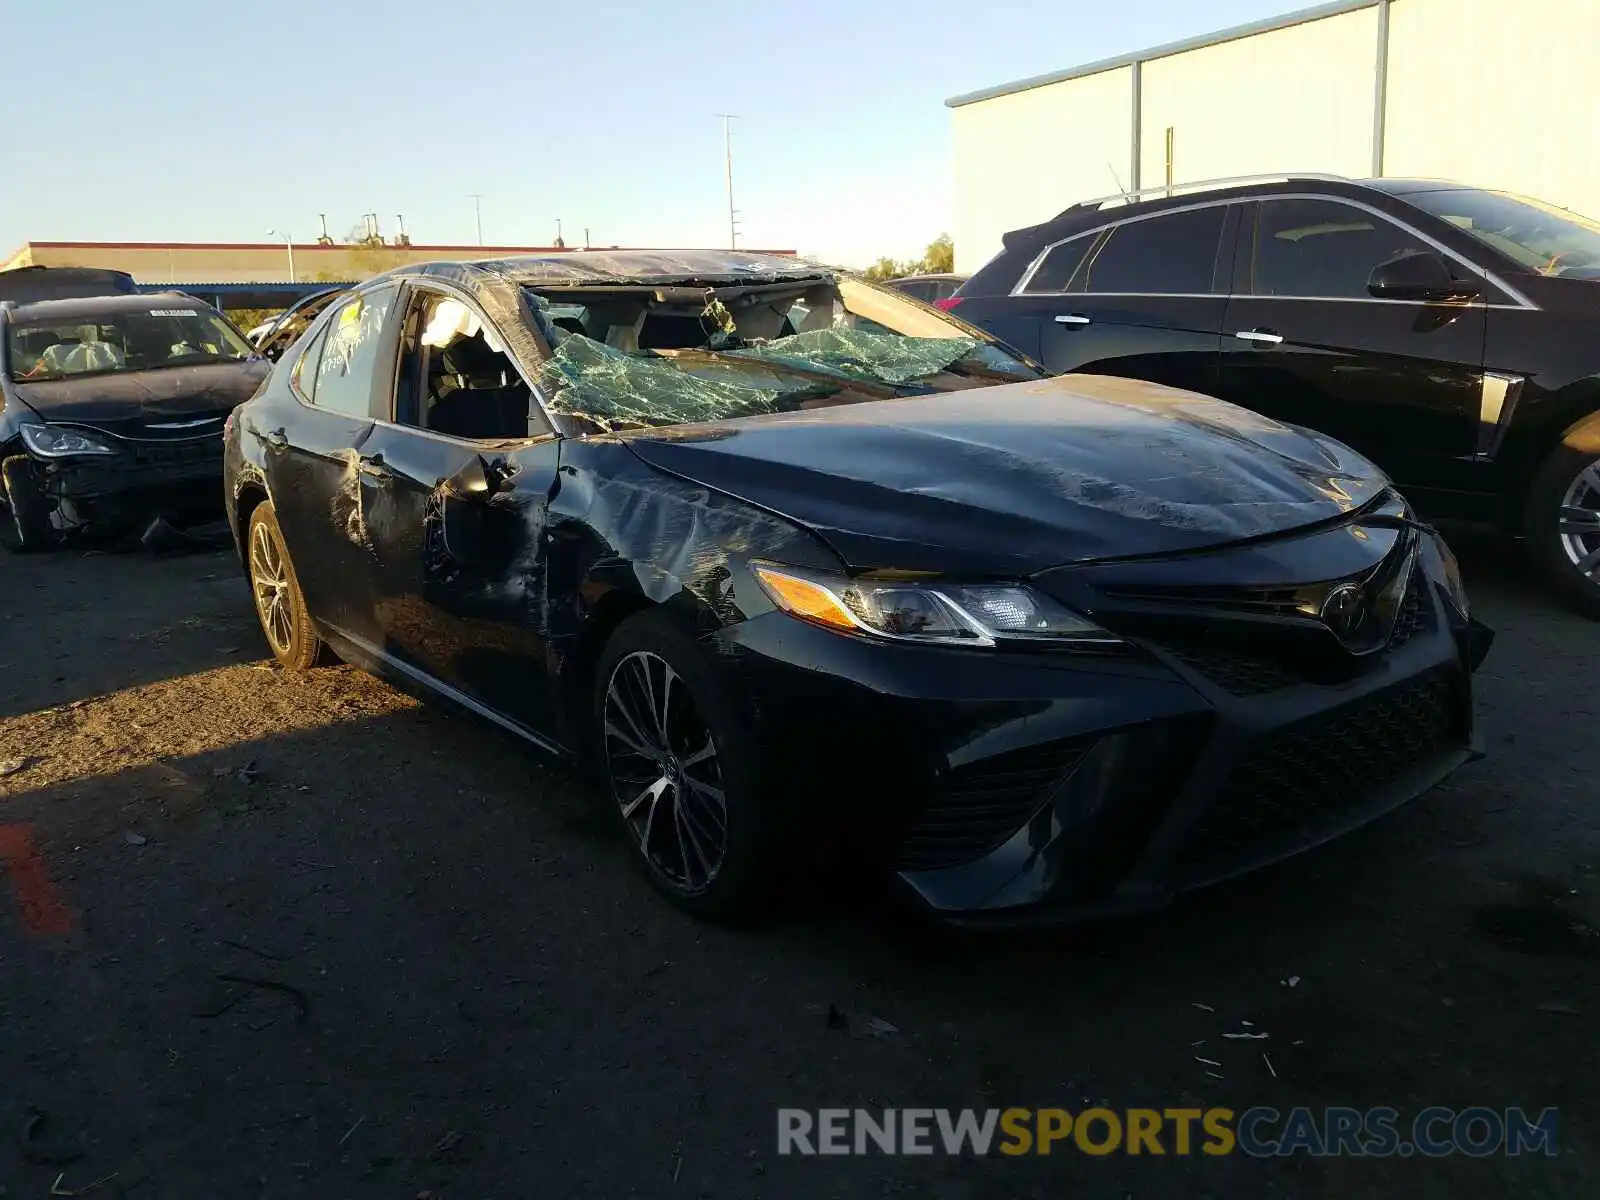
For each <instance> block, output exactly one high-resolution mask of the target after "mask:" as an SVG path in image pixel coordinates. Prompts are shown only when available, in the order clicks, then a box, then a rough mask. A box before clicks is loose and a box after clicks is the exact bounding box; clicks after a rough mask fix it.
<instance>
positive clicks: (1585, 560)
mask: <svg viewBox="0 0 1600 1200" xmlns="http://www.w3.org/2000/svg"><path fill="white" fill-rule="evenodd" d="M1524 533H1525V534H1526V536H1527V538H1528V541H1529V544H1530V545H1531V546H1532V548H1533V553H1534V556H1535V557H1536V558H1537V559H1538V561H1539V565H1540V566H1541V568H1542V569H1543V570H1544V573H1545V575H1546V576H1547V577H1548V578H1549V579H1550V581H1551V582H1552V583H1553V584H1554V585H1555V586H1556V588H1557V589H1558V590H1559V591H1560V592H1561V593H1562V595H1564V596H1565V597H1566V598H1567V599H1568V600H1569V601H1570V602H1571V603H1572V604H1573V606H1574V607H1576V608H1577V609H1578V611H1579V612H1581V613H1583V615H1584V616H1586V617H1588V618H1590V619H1591V620H1597V621H1600V455H1596V454H1594V453H1592V452H1590V451H1583V450H1577V449H1574V448H1573V447H1571V446H1558V447H1556V449H1555V451H1554V452H1553V453H1552V454H1551V455H1550V457H1549V458H1547V459H1546V460H1545V462H1544V465H1543V466H1542V467H1540V468H1539V473H1538V475H1537V476H1535V477H1534V481H1533V486H1532V488H1531V489H1530V490H1529V493H1528V508H1527V515H1526V520H1525V528H1524Z"/></svg>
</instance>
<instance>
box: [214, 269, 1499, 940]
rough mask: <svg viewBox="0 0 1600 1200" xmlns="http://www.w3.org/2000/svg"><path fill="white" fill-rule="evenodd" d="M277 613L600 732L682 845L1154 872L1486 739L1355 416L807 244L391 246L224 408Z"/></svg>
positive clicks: (928, 901) (580, 729) (670, 873)
mask: <svg viewBox="0 0 1600 1200" xmlns="http://www.w3.org/2000/svg"><path fill="white" fill-rule="evenodd" d="M226 441H227V465H226V472H227V492H228V497H229V502H230V506H231V514H232V520H233V526H234V530H235V534H236V536H237V539H238V543H239V547H240V553H241V558H242V560H243V563H244V566H245V568H246V570H247V572H248V574H249V578H250V583H251V588H252V592H253V595H254V597H255V603H256V607H257V611H258V614H259V616H260V619H261V624H262V628H263V630H264V632H265V634H266V637H267V640H268V642H269V644H270V645H271V648H272V650H273V652H274V654H275V655H276V656H277V658H278V659H279V660H280V661H281V662H282V663H283V664H284V665H285V666H288V667H292V668H307V667H310V666H312V665H313V664H315V663H317V662H318V661H320V660H322V659H323V658H324V656H325V655H326V654H327V653H328V652H329V651H330V650H331V651H337V652H338V653H339V654H341V655H343V656H344V657H346V658H347V659H349V660H351V661H353V662H356V663H359V664H361V665H363V666H365V667H367V668H368V669H371V670H374V671H377V672H379V673H381V674H383V675H384V676H386V677H388V678H390V679H392V680H395V681H396V682H399V683H401V684H404V685H407V686H411V687H416V688H419V689H422V690H424V691H426V692H428V693H430V694H433V695H436V696H440V697H443V698H445V699H447V700H449V701H452V702H454V703H456V704H458V705H461V706H464V707H465V708H467V709H470V710H472V711H475V712H476V713H478V714H480V715H481V716H484V717H486V718H488V719H489V720H491V721H493V722H495V723H497V724H499V725H500V726H502V727H504V728H505V729H507V730H509V731H511V732H513V733H515V734H517V735H519V736H521V737H522V738H524V739H526V740H528V741H530V742H533V743H535V744H537V745H539V746H542V747H544V748H546V749H548V750H551V751H554V752H556V753H558V754H561V755H563V756H568V757H572V758H577V759H584V760H587V761H588V762H590V763H592V764H593V765H594V767H595V768H596V770H597V773H598V774H599V775H600V777H601V779H602V781H603V785H604V793H605V796H606V806H607V809H608V811H609V812H610V813H611V814H612V816H613V817H614V819H615V820H616V822H617V824H618V826H619V828H620V829H621V831H622V832H623V834H624V835H625V837H626V838H627V841H628V844H629V845H630V846H631V847H632V849H633V852H634V855H635V857H636V859H637V861H638V862H639V863H640V864H641V866H642V867H643V869H644V871H645V873H646V874H647V875H648V876H649V878H650V879H651V880H652V882H653V883H654V884H655V885H656V886H657V887H658V888H660V889H661V890H662V891H663V892H665V893H666V894H667V895H668V896H670V897H671V898H672V899H673V900H674V901H676V902H677V903H679V904H681V905H682V906H684V907H685V908H687V909H689V910H691V911H693V912H696V913H698V914H701V915H705V916H714V917H730V916H736V915H740V914H744V913H747V912H749V911H751V910H752V909H754V908H755V907H757V906H758V905H759V904H760V903H761V902H762V901H764V900H767V899H770V898H771V896H772V894H773V893H774V891H776V890H778V889H779V888H780V887H781V881H783V880H785V879H786V878H787V879H792V878H793V873H794V872H795V871H797V870H807V869H810V870H823V871H835V870H838V869H840V868H841V867H842V866H846V865H847V866H849V867H850V868H852V870H860V869H861V868H863V867H865V868H868V869H872V870H877V871H881V872H883V873H884V874H885V875H886V876H888V877H891V878H895V879H897V880H898V881H899V883H900V884H901V885H903V889H904V890H905V892H906V893H908V894H909V895H910V896H911V897H913V898H915V899H917V900H919V901H920V902H921V903H922V904H923V905H925V906H926V907H928V908H930V909H932V910H934V911H935V912H937V913H939V914H941V915H944V916H946V917H949V918H952V919H958V920H965V921H970V922H975V923H1006V922H1015V921H1021V920H1037V919H1059V918H1064V917H1075V916H1084V915H1091V914H1095V913H1103V912H1111V911H1119V910H1121V911H1126V910H1129V909H1138V908H1146V907H1152V906H1156V905H1159V904H1161V903H1163V902H1165V901H1166V900H1168V899H1169V898H1170V897H1171V896H1173V895H1174V894H1176V893H1178V892H1181V891H1183V890H1185V889H1188V888H1192V887H1196V886H1199V885H1202V884H1206V883H1210V882H1213V881H1215V880H1218V879H1221V878H1224V877H1226V876H1229V875H1233V874H1236V873H1238V872H1240V871H1243V870H1246V869H1248V868H1251V867H1253V866H1257V865H1260V864H1263V863H1266V862H1269V861H1272V860H1275V859H1279V858H1283V857H1286V856H1288V855H1290V854H1293V853H1294V852H1296V851H1299V850H1302V849H1305V848H1307V847H1309V846H1311V845H1314V844H1316V843H1318V842H1321V841H1324V840H1326V839H1328V838H1331V837H1334V836H1336V835H1338V834H1340V833H1342V832H1344V831H1346V830H1348V829H1351V828H1353V827H1354V826H1357V825H1359V824H1361V823H1363V822H1365V821H1368V820H1370V819H1371V818H1373V817H1375V816H1377V815H1378V814H1380V813H1383V812H1385V811H1387V810H1389V809H1391V808H1393V807H1395V806H1396V805H1398V804H1401V803H1403V802H1404V801H1406V800H1408V799H1410V798H1412V797H1414V796H1416V795H1418V794H1419V793H1421V792H1423V791H1425V790H1426V789H1428V788H1429V787H1431V786H1432V785H1433V784H1435V783H1437V782H1438V781H1439V780H1441V779H1443V778H1444V777H1445V776H1446V775H1448V774H1449V773H1450V772H1451V771H1453V770H1454V769H1455V768H1456V767H1458V766H1460V765H1461V764H1462V763H1464V762H1466V761H1467V760H1468V759H1469V758H1471V757H1472V756H1473V750H1472V744H1473V739H1472V729H1473V718H1472V683H1471V676H1472V672H1473V670H1474V669H1475V668H1476V666H1477V665H1478V663H1479V662H1480V661H1481V659H1482V657H1483V654H1484V653H1485V652H1486V650H1487V648H1488V644H1489V641H1490V638H1491V635H1490V633H1489V632H1488V630H1486V629H1485V628H1484V627H1483V626H1482V625H1480V624H1478V623H1477V622H1475V621H1474V620H1473V619H1472V618H1471V616H1470V613H1469V609H1468V603H1467V598H1466V595H1465V594H1464V592H1463V589H1462V585H1461V579H1460V576H1459V574H1458V573H1457V570H1456V566H1455V562H1454V560H1453V558H1452V557H1451V555H1450V552H1449V550H1448V549H1446V547H1445V545H1444V543H1443V542H1442V541H1441V540H1440V539H1439V538H1438V536H1437V535H1436V534H1435V533H1434V532H1433V531H1432V530H1431V529H1429V528H1428V527H1426V526H1424V525H1421V524H1419V523H1418V522H1416V521H1415V520H1414V519H1413V518H1412V516H1411V514H1410V513H1409V512H1408V510H1407V508H1406V506H1405V504H1404V502H1403V501H1402V500H1401V499H1400V497H1399V496H1398V495H1396V493H1395V492H1394V491H1393V490H1392V489H1391V488H1390V487H1389V484H1388V481H1387V479H1386V478H1385V477H1384V476H1383V475H1382V474H1381V473H1380V472H1379V471H1378V470H1377V469H1376V468H1374V467H1373V466H1372V464H1371V463H1369V462H1368V461H1366V460H1365V459H1363V458H1362V457H1360V456H1359V455H1357V454H1355V453H1354V452H1352V451H1351V450H1349V449H1348V448H1346V447H1344V446H1342V445H1339V444H1337V443H1335V442H1332V441H1329V440H1328V439H1326V438H1323V437H1320V436H1318V435H1317V434H1314V433H1311V432H1309V431H1306V430H1303V429H1298V428H1294V427H1290V426H1286V425H1282V424H1279V423H1277V422H1274V421H1272V420H1269V419H1266V418H1262V417H1258V416H1255V415H1252V414H1250V413H1248V412H1246V411H1244V410H1242V409H1239V408H1235V407H1233V406H1231V405H1228V404H1224V403H1221V402H1219V401H1216V400H1212V399H1208V398H1206V397H1203V396H1199V395H1195V394H1193V393H1188V392H1182V391H1176V390H1172V389H1169V388H1164V387H1160V386H1157V385H1153V384H1147V383H1141V382H1134V381H1129V380H1122V379H1109V378H1097V377H1090V376H1077V377H1072V378H1061V379H1049V378H1046V377H1045V375H1044V373H1043V371H1042V369H1041V368H1039V367H1038V365H1037V364H1035V363H1033V362H1032V361H1031V360H1028V359H1027V358H1025V357H1023V356H1022V355H1020V354H1018V353H1016V352H1014V351H1012V350H1010V349H1009V348H1007V347H1006V346H1004V345H1002V344H1000V343H998V342H996V341H994V340H993V339H992V338H990V337H988V336H986V335H984V334H982V333H980V332H979V331H977V330H975V329H973V328H972V327H970V326H967V325H966V324H964V323H963V322H960V321H958V320H956V319H955V318H953V317H951V316H949V315H946V314H943V313H939V312H937V311H934V310H932V309H930V308H927V307H925V306H923V305H919V304H916V303H914V302H912V301H908V300H906V299H905V298H903V297H900V296H897V295H896V294H895V293H893V292H892V291H890V290H887V289H884V288H880V287H876V286H874V285H871V284H869V283H866V282H864V281H861V280H857V279H853V278H849V277H845V276H840V275H837V274H836V273H834V272H831V271H829V270H827V269H824V268H820V267H814V266H811V265H809V264H806V263H803V262H798V261H795V260H793V259H785V258H780V257H766V256H755V255H741V254H737V253H713V252H693V253H690V252H682V253H677V254H671V255H667V254H647V253H643V252H636V253H586V254H581V255H579V254H571V255H559V256H554V255H553V256H550V257H544V258H519V259H509V260H501V261H493V262H483V263H455V264H431V265H425V266H418V267H410V268H406V269H404V270H402V271H399V272H394V273H390V274H387V275H383V276H379V277H377V278H375V279H373V280H371V281H369V282H368V283H366V284H364V285H362V286H361V287H360V288H358V289H356V290H355V291H354V292H352V293H351V294H350V295H349V296H348V297H346V298H344V299H343V300H342V301H341V302H340V303H339V304H337V305H335V306H333V307H332V308H330V309H329V311H328V312H327V313H325V314H324V315H323V316H322V317H321V318H319V319H318V320H317V321H316V322H315V323H313V324H312V326H311V327H310V328H309V329H308V331H307V332H306V333H305V335H304V336H303V337H302V338H301V339H300V340H299V341H298V342H297V343H296V344H295V345H294V346H293V347H292V348H291V349H290V350H289V351H288V353H286V354H285V356H284V357H283V359H282V360H281V361H280V363H279V365H278V367H277V368H276V370H275V372H274V375H273V377H272V380H271V382H270V383H269V385H268V386H267V387H266V388H265V389H264V390H263V392H262V393H261V394H260V395H259V396H257V397H256V398H255V399H253V400H251V401H250V402H248V403H247V404H245V405H243V406H242V407H241V408H240V409H239V410H238V412H237V413H236V414H235V417H234V418H233V419H232V420H231V421H230V423H229V428H228V433H227V438H226Z"/></svg>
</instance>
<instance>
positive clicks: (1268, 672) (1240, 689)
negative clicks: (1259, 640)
mask: <svg viewBox="0 0 1600 1200" xmlns="http://www.w3.org/2000/svg"><path fill="white" fill-rule="evenodd" d="M1164 648H1165V649H1166V650H1167V651H1168V652H1169V653H1171V654H1172V655H1174V656H1175V657H1177V658H1178V659H1180V660H1182V661H1183V662H1184V663H1185V664H1186V665H1188V666H1191V667H1193V668H1194V669H1195V670H1196V671H1198V672H1200V674H1202V675H1204V676H1205V677H1206V678H1207V679H1209V680H1211V681H1212V682H1213V683H1215V684H1216V685H1217V686H1218V687H1220V688H1223V689H1224V690H1226V691H1229V692H1232V693H1233V694H1234V695H1235V696H1264V695H1267V694H1268V693H1270V692H1281V691H1283V689H1284V688H1290V687H1293V686H1294V685H1295V684H1297V683H1302V682H1304V676H1302V675H1299V674H1297V673H1295V672H1294V671H1291V670H1289V668H1288V667H1286V666H1284V665H1282V664H1281V663H1275V662H1269V661H1268V660H1267V659H1264V658H1254V657H1252V656H1250V655H1246V654H1239V653H1235V652H1233V651H1230V650H1226V649H1220V648H1207V647H1202V646H1198V645H1181V644H1178V645H1170V644H1168V645H1164Z"/></svg>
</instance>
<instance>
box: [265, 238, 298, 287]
mask: <svg viewBox="0 0 1600 1200" xmlns="http://www.w3.org/2000/svg"><path fill="white" fill-rule="evenodd" d="M267 236H268V237H281V238H282V239H283V244H284V246H285V248H286V249H287V250H288V251H289V282H290V283H294V282H295V277H294V238H292V237H290V236H289V235H288V234H287V233H285V232H283V231H282V230H279V229H269V230H267Z"/></svg>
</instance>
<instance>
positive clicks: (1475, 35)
mask: <svg viewBox="0 0 1600 1200" xmlns="http://www.w3.org/2000/svg"><path fill="white" fill-rule="evenodd" d="M1389 21H1390V26H1389V29H1390V34H1389V104H1388V117H1389V119H1388V126H1387V135H1386V138H1385V154H1384V174H1386V175H1401V176H1420V177H1423V178H1435V177H1437V178H1445V179H1459V180H1462V181H1464V182H1468V183H1475V184H1481V185H1483V186H1485V187H1498V188H1506V189H1509V190H1511V191H1516V192H1523V193H1526V194H1528V195H1532V196H1537V197H1539V198H1540V199H1543V200H1548V201H1551V202H1552V203H1555V204H1560V205H1563V206H1565V207H1567V208H1571V209H1575V210H1576V211H1578V212H1581V213H1586V214H1587V215H1589V216H1592V217H1596V218H1600V154H1597V149H1600V147H1597V140H1596V134H1597V130H1600V90H1597V89H1596V86H1595V75H1594V66H1595V61H1596V53H1597V48H1600V3H1597V2H1596V0H1394V3H1393V5H1392V6H1391V8H1390V16H1389Z"/></svg>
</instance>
